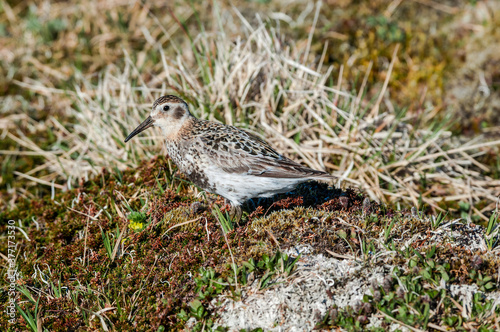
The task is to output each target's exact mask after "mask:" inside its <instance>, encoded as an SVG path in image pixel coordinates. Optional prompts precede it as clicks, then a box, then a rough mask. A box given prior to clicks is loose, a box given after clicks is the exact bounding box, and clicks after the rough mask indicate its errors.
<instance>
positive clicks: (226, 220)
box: [212, 204, 234, 234]
mask: <svg viewBox="0 0 500 332" xmlns="http://www.w3.org/2000/svg"><path fill="white" fill-rule="evenodd" d="M212 213H213V215H214V217H215V218H216V219H217V220H219V222H220V224H221V227H222V230H223V231H224V233H226V234H227V233H228V232H229V231H232V230H233V229H234V224H233V222H232V221H231V218H230V217H229V214H228V213H227V212H226V213H222V211H221V210H220V208H219V207H218V206H217V205H215V204H214V206H213V208H212Z"/></svg>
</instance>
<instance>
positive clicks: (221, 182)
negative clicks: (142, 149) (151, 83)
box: [125, 95, 333, 220]
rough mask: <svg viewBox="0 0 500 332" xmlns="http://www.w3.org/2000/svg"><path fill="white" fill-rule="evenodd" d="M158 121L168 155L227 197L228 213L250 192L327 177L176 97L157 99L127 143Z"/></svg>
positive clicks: (266, 193) (267, 193) (236, 211)
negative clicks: (199, 116) (195, 110)
mask: <svg viewBox="0 0 500 332" xmlns="http://www.w3.org/2000/svg"><path fill="white" fill-rule="evenodd" d="M152 126H157V127H160V128H161V129H162V132H163V135H164V136H165V144H166V147H167V152H168V154H169V156H170V158H171V159H172V160H173V161H174V163H175V164H176V165H177V168H178V169H179V170H180V171H181V172H182V173H184V174H185V175H186V176H187V178H188V179H189V180H191V181H192V182H193V183H194V184H196V185H197V186H199V187H200V188H202V189H203V190H205V191H208V192H211V193H215V194H218V195H221V196H222V197H224V198H226V199H227V200H229V201H230V202H231V212H230V215H232V217H234V216H236V219H237V220H240V218H241V213H242V210H241V204H242V203H243V202H245V201H247V200H248V199H250V198H253V197H271V196H273V195H274V194H278V193H284V192H289V191H291V190H293V189H294V188H295V187H296V186H297V185H298V184H300V183H302V182H306V181H308V180H311V179H323V180H329V179H332V178H333V177H332V176H331V175H330V174H328V173H326V172H322V171H317V170H314V169H312V168H309V167H305V166H302V165H300V164H298V163H296V162H294V161H292V160H290V159H288V158H286V157H284V156H282V155H281V154H279V153H278V152H276V151H275V150H274V149H273V148H272V147H271V146H270V145H269V144H267V143H266V142H264V141H263V140H262V139H260V138H259V137H257V136H255V135H253V134H250V133H248V132H246V131H244V130H241V129H238V128H236V127H233V126H227V125H224V124H221V123H217V122H211V121H206V120H200V119H197V118H195V117H194V116H193V115H192V114H191V113H190V112H189V108H188V105H187V104H186V102H185V101H184V100H182V99H180V98H178V97H176V96H171V95H170V96H163V97H160V98H158V99H157V100H156V101H155V102H154V104H153V107H152V110H151V115H150V116H149V117H148V118H147V119H146V120H145V121H144V122H143V123H141V124H140V125H139V126H138V127H137V128H136V129H134V131H132V132H131V133H130V135H128V137H127V138H126V139H125V142H127V141H129V140H130V139H131V138H132V137H134V136H135V135H137V134H139V133H140V132H142V131H144V130H146V129H147V128H149V127H152Z"/></svg>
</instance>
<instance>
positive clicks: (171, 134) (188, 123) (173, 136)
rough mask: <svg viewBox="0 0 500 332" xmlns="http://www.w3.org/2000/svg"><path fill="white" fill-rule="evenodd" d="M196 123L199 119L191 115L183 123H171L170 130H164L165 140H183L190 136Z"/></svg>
mask: <svg viewBox="0 0 500 332" xmlns="http://www.w3.org/2000/svg"><path fill="white" fill-rule="evenodd" d="M196 121H198V119H196V118H195V117H194V116H192V115H189V116H188V118H187V119H185V120H183V121H182V122H178V123H170V124H169V126H168V128H162V129H163V135H165V138H166V139H167V140H170V141H176V140H179V139H182V138H183V137H186V136H187V135H188V134H189V132H190V131H191V128H192V127H193V125H194V123H195V122H196Z"/></svg>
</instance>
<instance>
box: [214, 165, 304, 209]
mask: <svg viewBox="0 0 500 332" xmlns="http://www.w3.org/2000/svg"><path fill="white" fill-rule="evenodd" d="M205 172H206V175H207V176H208V178H209V179H210V180H211V181H210V182H211V183H212V184H213V185H214V186H215V190H214V192H215V193H216V194H218V195H221V196H223V197H225V198H227V199H228V200H230V201H231V203H233V204H235V205H240V204H242V203H243V202H245V201H246V200H248V199H250V198H253V197H271V196H273V195H275V194H279V193H285V192H289V191H292V190H293V189H295V187H296V186H297V185H298V184H299V183H302V182H306V181H308V179H304V178H300V179H284V178H268V177H260V176H254V175H248V174H234V173H226V172H221V170H220V169H213V168H208V169H206V170H205Z"/></svg>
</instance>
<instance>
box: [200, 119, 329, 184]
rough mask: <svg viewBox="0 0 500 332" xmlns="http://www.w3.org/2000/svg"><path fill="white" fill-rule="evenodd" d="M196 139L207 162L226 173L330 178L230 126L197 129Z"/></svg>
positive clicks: (273, 176)
mask: <svg viewBox="0 0 500 332" xmlns="http://www.w3.org/2000/svg"><path fill="white" fill-rule="evenodd" d="M211 125H213V123H211ZM214 129H216V130H214ZM196 140H197V143H198V144H199V146H200V148H201V149H202V150H203V152H204V155H206V156H207V157H208V158H210V162H213V163H217V164H218V165H219V166H220V167H221V168H222V169H223V170H224V171H226V172H228V173H238V174H243V173H245V174H248V175H254V176H261V177H272V178H323V179H329V178H333V177H332V176H331V175H330V174H328V173H326V172H323V171H318V170H314V169H312V168H309V167H306V166H303V165H301V164H299V163H296V162H295V161H293V160H290V159H288V158H286V157H285V156H283V155H281V154H279V153H278V152H276V151H275V150H274V149H273V148H272V147H271V146H270V145H269V144H268V143H266V142H265V141H264V140H262V139H261V138H259V137H257V136H256V135H253V134H251V133H248V132H246V131H244V130H241V129H238V128H236V127H233V126H224V125H221V124H217V128H213V127H212V128H211V130H208V129H207V130H200V131H198V133H197V135H196Z"/></svg>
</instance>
